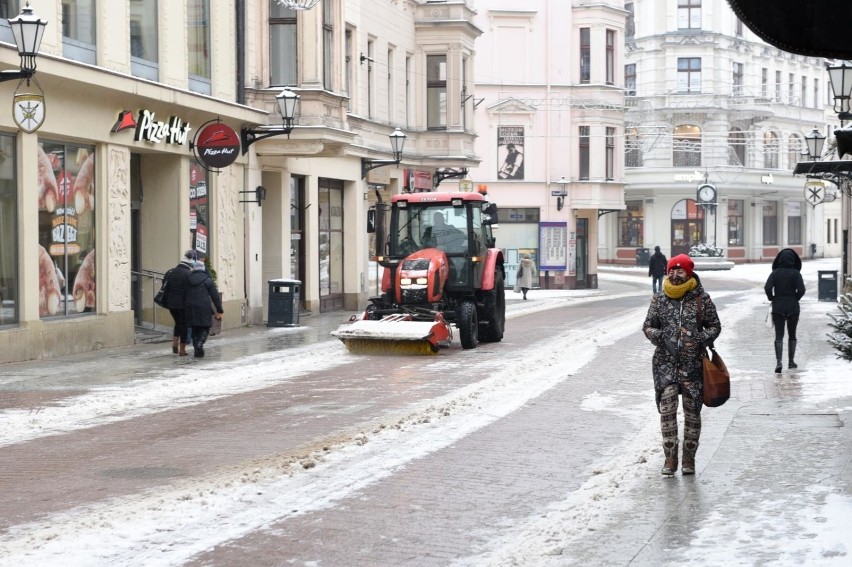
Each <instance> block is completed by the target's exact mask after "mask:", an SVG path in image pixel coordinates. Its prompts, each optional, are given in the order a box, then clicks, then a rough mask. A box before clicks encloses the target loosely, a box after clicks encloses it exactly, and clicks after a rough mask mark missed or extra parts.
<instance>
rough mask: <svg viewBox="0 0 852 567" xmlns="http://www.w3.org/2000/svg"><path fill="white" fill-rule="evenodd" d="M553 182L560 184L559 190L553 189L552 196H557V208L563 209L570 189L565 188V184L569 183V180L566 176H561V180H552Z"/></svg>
mask: <svg viewBox="0 0 852 567" xmlns="http://www.w3.org/2000/svg"><path fill="white" fill-rule="evenodd" d="M552 183H556V184H557V185H559V191H551V192H550V196H551V197H556V210H557V211H561V210H562V207H563V206H564V205H565V197H567V196H568V191H566V190H565V186H566V185H568V180H567V179H565V176H564V175H563V176H562V177H560V178H559V181H552Z"/></svg>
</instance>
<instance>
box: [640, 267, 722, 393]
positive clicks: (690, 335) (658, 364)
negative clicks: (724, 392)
mask: <svg viewBox="0 0 852 567" xmlns="http://www.w3.org/2000/svg"><path fill="white" fill-rule="evenodd" d="M692 277H693V278H695V279H696V280H697V281H698V287H696V288H695V289H693V290H692V291H690V292H688V293H687V294H686V295H684V296H683V298H682V299H681V300H675V299H672V298H670V297H668V296H667V295H666V294H665V292H663V293H657V294H654V296H653V297H652V298H651V306H650V307H649V308H648V315H647V316H646V317H645V323H644V325H643V327H642V330H643V331H644V333H645V336H646V337H648V340H649V341H651V344H653V345H654V346H655V347H657V348H656V350H655V351H654V358H653V372H654V391H655V393H656V397H657V409H659V406H660V397H661V396H662V393H663V389H664V388H665V387H666V386H668V385H669V384H680V387H681V388H685V389H686V390H687V392H688V393H689V395H690V396H691V397H693V398H694V399H696V400H701V399H702V392H703V390H704V380H703V377H702V376H703V371H702V365H701V359H702V358H704V357H706V356H707V352H706V349H705V348H704V347H707V346H709V345H710V344H711V343H712V342H713V341H714V340H715V339H716V337H718V336H719V333H720V332H721V331H722V324H721V323H720V322H719V314H718V313H717V312H716V306H715V305H714V304H713V300H712V299H710V296H709V295H708V294H707V293H706V292H705V291H704V287H703V286H702V285H701V280H700V279H699V278H698V276H697V275H693V276H692ZM699 301H701V321H702V324H701V325H699V323H698V320H697V318H698V302H699ZM667 339H668V340H670V341H671V342H670V343H669V344H670V347H669V348H667V346H666V340H667ZM677 345H679V348H678V346H677ZM670 348H671V350H674V351H675V352H676V355H674V354H672V353H671V352H670ZM699 405H700V404H699Z"/></svg>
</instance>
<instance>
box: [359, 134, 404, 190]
mask: <svg viewBox="0 0 852 567" xmlns="http://www.w3.org/2000/svg"><path fill="white" fill-rule="evenodd" d="M388 137H389V138H390V143H391V151H392V152H393V159H367V158H361V179H364V178H365V177H367V172H368V171H370V170H371V169H376V168H377V167H384V166H386V165H396V164H398V163H399V162H400V161H401V160H402V149H403V148H404V147H405V132H403V131H402V130H400V129H399V128H396V129H395V130H394V131H393V132H391V133H390V134H389V135H388Z"/></svg>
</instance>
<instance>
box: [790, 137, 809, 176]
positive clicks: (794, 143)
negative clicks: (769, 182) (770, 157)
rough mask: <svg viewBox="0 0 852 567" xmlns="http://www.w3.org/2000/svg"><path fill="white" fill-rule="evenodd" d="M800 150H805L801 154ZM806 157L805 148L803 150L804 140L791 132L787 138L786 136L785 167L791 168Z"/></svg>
mask: <svg viewBox="0 0 852 567" xmlns="http://www.w3.org/2000/svg"><path fill="white" fill-rule="evenodd" d="M802 151H805V155H804V156H803V155H802ZM806 157H807V150H805V144H804V140H802V138H800V137H799V136H797V135H796V134H791V135H790V137H789V138H787V167H788V168H789V169H793V168H794V167H796V164H797V163H799V162H800V161H802V160H803V159H805V158H806Z"/></svg>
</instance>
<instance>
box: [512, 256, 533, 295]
mask: <svg viewBox="0 0 852 567" xmlns="http://www.w3.org/2000/svg"><path fill="white" fill-rule="evenodd" d="M536 280H538V269H537V268H536V267H535V262H533V260H532V258H531V257H530V255H529V254H524V257H523V259H522V260H521V263H520V264H519V265H518V271H517V272H515V288H514V291H515V293H518V291H521V292H523V294H524V299H526V298H527V292H529V290H530V289H531V288H532V286H533V283H534V282H535V281H536Z"/></svg>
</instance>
